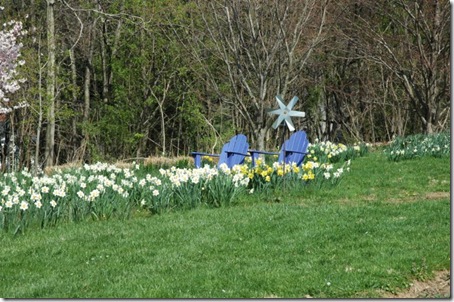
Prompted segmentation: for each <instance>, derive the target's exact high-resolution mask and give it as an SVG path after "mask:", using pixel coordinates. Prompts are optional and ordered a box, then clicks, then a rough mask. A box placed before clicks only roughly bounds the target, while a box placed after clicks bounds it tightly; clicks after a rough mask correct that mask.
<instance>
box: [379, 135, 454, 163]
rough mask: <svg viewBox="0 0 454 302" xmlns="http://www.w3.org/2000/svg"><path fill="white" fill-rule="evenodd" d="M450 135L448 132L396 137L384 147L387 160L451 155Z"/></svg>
mask: <svg viewBox="0 0 454 302" xmlns="http://www.w3.org/2000/svg"><path fill="white" fill-rule="evenodd" d="M450 148H451V136H450V134H449V133H448V132H443V133H437V134H432V135H423V134H416V135H409V136H407V137H396V138H395V139H394V140H393V141H392V142H391V143H390V144H389V145H388V146H387V147H386V148H385V149H384V153H385V155H386V157H387V158H388V159H389V160H392V161H400V160H405V159H413V158H419V157H423V156H432V157H442V156H450V155H451V149H450Z"/></svg>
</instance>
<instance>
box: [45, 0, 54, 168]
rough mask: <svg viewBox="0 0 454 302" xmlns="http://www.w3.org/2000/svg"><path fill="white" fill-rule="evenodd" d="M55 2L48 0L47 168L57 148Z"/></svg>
mask: <svg viewBox="0 0 454 302" xmlns="http://www.w3.org/2000/svg"><path fill="white" fill-rule="evenodd" d="M54 4H55V0H47V47H48V62H47V95H46V97H47V101H48V108H47V120H48V121H47V122H48V124H47V131H46V148H45V158H46V166H53V165H54V156H55V155H54V148H55V80H56V79H55V20H54Z"/></svg>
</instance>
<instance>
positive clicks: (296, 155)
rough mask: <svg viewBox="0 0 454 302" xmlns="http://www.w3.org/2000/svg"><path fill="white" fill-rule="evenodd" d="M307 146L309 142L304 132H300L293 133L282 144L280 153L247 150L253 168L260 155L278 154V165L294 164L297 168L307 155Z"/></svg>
mask: <svg viewBox="0 0 454 302" xmlns="http://www.w3.org/2000/svg"><path fill="white" fill-rule="evenodd" d="M308 145H309V141H308V140H307V135H306V132H304V131H301V130H300V131H296V132H295V133H293V134H292V135H291V136H290V138H289V139H288V140H286V141H285V142H284V143H283V144H282V147H281V151H280V152H268V151H258V150H249V153H250V154H251V157H252V165H253V166H255V161H256V160H257V158H258V157H259V155H260V154H274V155H277V154H279V157H278V162H279V163H284V162H285V163H286V164H289V163H295V164H296V165H297V166H300V165H301V164H302V163H303V160H304V157H305V156H306V154H307V147H308Z"/></svg>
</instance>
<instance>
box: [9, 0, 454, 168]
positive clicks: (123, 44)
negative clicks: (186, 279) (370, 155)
mask: <svg viewBox="0 0 454 302" xmlns="http://www.w3.org/2000/svg"><path fill="white" fill-rule="evenodd" d="M5 1H6V0H5ZM7 2H8V3H5V4H3V6H4V10H3V11H0V19H1V20H2V23H4V22H6V21H7V20H12V19H14V20H19V21H22V22H23V24H24V28H25V29H26V30H27V31H28V34H27V35H26V36H25V37H23V38H22V39H21V42H22V43H23V44H24V47H23V48H22V51H21V52H22V57H21V58H22V59H24V60H25V62H26V63H25V64H24V65H23V66H21V67H20V69H19V72H20V75H21V76H22V77H24V78H26V79H27V81H26V82H25V83H23V84H22V85H21V86H22V87H21V89H20V90H19V91H17V92H16V93H15V94H14V95H12V96H11V102H10V103H9V104H8V106H12V105H13V104H15V103H20V102H23V101H26V102H28V104H29V106H28V107H25V108H21V109H18V110H15V111H13V112H12V113H11V114H10V117H9V118H10V121H11V129H12V132H13V136H14V140H15V142H16V144H18V145H19V146H20V150H21V152H20V162H21V164H22V165H24V166H27V165H30V162H32V161H33V160H35V163H37V164H39V165H40V166H41V167H45V166H52V165H55V164H62V163H66V162H74V161H79V162H94V161H98V160H101V161H105V160H115V159H128V158H141V157H148V156H161V155H164V156H181V155H188V154H189V153H190V152H191V151H195V150H198V151H219V149H220V148H221V146H222V144H223V143H224V142H225V141H227V140H228V139H229V138H230V137H231V136H232V135H234V134H235V133H244V134H245V135H246V136H247V137H248V140H249V143H250V146H251V147H252V148H256V149H267V150H271V149H273V150H276V149H278V148H279V145H280V144H281V143H282V137H281V134H282V131H283V128H280V129H278V130H277V131H276V130H274V129H273V128H271V124H272V123H273V121H274V120H275V118H276V116H270V115H268V114H267V110H268V109H270V108H275V107H276V101H275V96H276V95H277V94H281V95H283V98H284V100H285V101H286V102H288V101H289V100H290V99H291V98H292V97H293V96H298V97H299V98H300V101H299V102H298V103H297V105H296V107H295V108H294V109H295V110H299V111H304V112H306V117H305V118H294V119H293V122H294V124H295V126H296V128H297V129H304V130H306V131H307V133H308V137H309V140H310V141H314V140H315V139H316V138H318V139H320V140H331V141H340V142H345V143H348V142H356V141H365V142H370V143H374V142H385V141H390V140H391V139H392V138H393V137H394V136H404V135H409V134H415V133H435V132H441V131H445V130H449V127H450V114H451V112H450V107H451V106H450V98H451V94H450V23H451V20H450V15H451V7H450V3H449V2H448V1H436V0H431V1H407V0H390V1H377V0H338V1H329V0H233V1H220V0H212V1H206V0H200V1H198V0H192V1H191V0H8V1H7Z"/></svg>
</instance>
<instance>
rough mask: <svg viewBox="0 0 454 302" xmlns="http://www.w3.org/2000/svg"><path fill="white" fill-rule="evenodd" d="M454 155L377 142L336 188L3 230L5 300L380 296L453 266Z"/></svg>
mask: <svg viewBox="0 0 454 302" xmlns="http://www.w3.org/2000/svg"><path fill="white" fill-rule="evenodd" d="M449 192H450V159H449V158H447V157H444V158H432V157H424V158H418V159H413V160H407V161H400V162H393V161H388V160H387V159H386V157H385V155H384V154H383V153H381V152H373V153H370V154H368V155H366V156H365V157H361V158H357V159H355V160H354V161H352V163H351V171H350V172H349V173H346V174H345V177H344V178H343V179H342V181H341V183H340V184H339V185H338V186H336V187H333V188H326V189H323V188H322V189H315V188H306V189H305V190H299V189H298V188H288V189H282V190H278V191H275V192H267V194H252V195H249V196H247V195H245V196H242V197H241V199H240V200H238V201H237V203H236V204H235V205H234V206H229V207H221V208H205V207H200V208H196V209H192V210H182V211H177V212H173V213H164V214H162V215H142V214H140V213H137V214H136V215H135V216H136V217H134V218H132V219H129V220H126V221H121V220H118V219H112V220H109V221H92V222H86V221H84V222H80V223H65V224H60V225H57V226H55V227H53V228H46V229H43V230H39V231H34V232H26V233H25V234H23V235H19V236H13V235H12V234H10V233H2V234H0V245H1V247H2V248H1V251H2V252H1V253H0V257H1V258H0V262H1V263H2V266H1V270H0V296H1V297H4V298H50V297H53V298H168V297H169V298H263V297H280V298H301V297H307V296H311V297H314V298H344V297H351V298H352V297H379V296H381V295H382V293H383V291H387V292H395V291H398V290H399V289H403V288H406V287H408V286H409V284H410V282H411V280H413V279H418V280H427V279H429V278H431V277H432V273H433V271H436V270H442V269H449V267H450V193H449Z"/></svg>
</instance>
